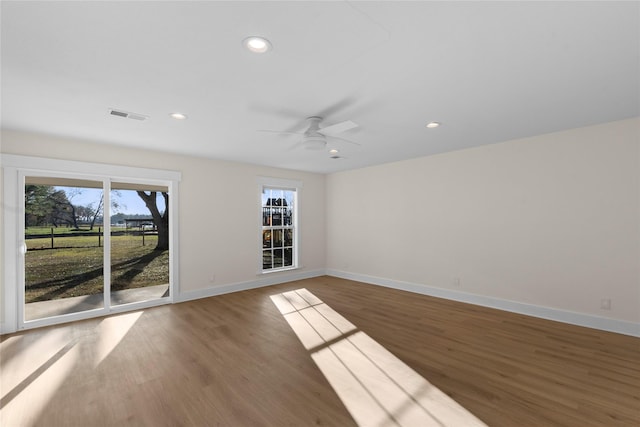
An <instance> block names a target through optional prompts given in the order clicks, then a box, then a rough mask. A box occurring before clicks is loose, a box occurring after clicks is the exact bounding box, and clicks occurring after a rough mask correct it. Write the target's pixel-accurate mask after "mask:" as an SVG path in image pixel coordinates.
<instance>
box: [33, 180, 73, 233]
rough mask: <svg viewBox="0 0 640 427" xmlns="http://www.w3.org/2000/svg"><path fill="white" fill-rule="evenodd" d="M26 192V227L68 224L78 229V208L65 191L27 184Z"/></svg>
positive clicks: (47, 186)
mask: <svg viewBox="0 0 640 427" xmlns="http://www.w3.org/2000/svg"><path fill="white" fill-rule="evenodd" d="M24 192H25V197H24V203H25V225H26V226H34V225H48V224H51V225H53V226H54V227H58V226H59V225H61V224H68V225H70V226H73V227H75V228H78V223H77V220H76V208H75V206H73V204H71V202H70V201H69V199H68V198H67V194H66V193H65V192H64V191H63V190H56V189H55V188H54V187H52V186H50V185H34V184H27V185H25V188H24Z"/></svg>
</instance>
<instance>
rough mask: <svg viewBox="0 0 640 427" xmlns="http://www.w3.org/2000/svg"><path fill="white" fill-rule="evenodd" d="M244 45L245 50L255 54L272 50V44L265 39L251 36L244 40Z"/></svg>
mask: <svg viewBox="0 0 640 427" xmlns="http://www.w3.org/2000/svg"><path fill="white" fill-rule="evenodd" d="M242 44H243V46H244V47H245V48H247V49H249V50H250V51H251V52H254V53H265V52H268V51H269V50H271V43H270V42H269V40H267V39H265V38H264V37H259V36H251V37H247V38H246V39H244V40H242Z"/></svg>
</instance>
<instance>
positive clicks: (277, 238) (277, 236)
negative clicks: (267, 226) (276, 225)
mask: <svg viewBox="0 0 640 427" xmlns="http://www.w3.org/2000/svg"><path fill="white" fill-rule="evenodd" d="M273 247H274V248H281V247H282V230H281V229H277V230H273Z"/></svg>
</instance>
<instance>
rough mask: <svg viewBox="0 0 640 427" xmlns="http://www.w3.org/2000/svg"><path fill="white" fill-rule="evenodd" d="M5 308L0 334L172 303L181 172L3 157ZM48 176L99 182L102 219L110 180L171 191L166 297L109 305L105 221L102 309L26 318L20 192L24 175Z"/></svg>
mask: <svg viewBox="0 0 640 427" xmlns="http://www.w3.org/2000/svg"><path fill="white" fill-rule="evenodd" d="M2 167H3V175H2V177H3V181H4V182H3V190H4V194H3V205H4V207H3V209H2V215H3V224H2V227H3V236H4V237H3V239H4V242H3V243H4V245H3V248H2V249H3V254H2V258H3V259H2V261H3V267H4V268H3V270H4V275H3V282H4V283H3V286H2V289H1V293H2V300H3V304H2V306H1V307H0V322H1V323H0V333H10V332H14V331H17V330H22V329H30V328H35V327H40V326H48V325H52V324H58V323H64V322H70V321H75V320H80V319H87V318H91V317H98V316H105V315H108V314H112V313H118V312H125V311H131V310H138V309H142V308H147V307H152V306H156V305H162V304H168V303H172V302H173V301H174V298H175V295H176V293H177V292H179V283H178V278H179V271H178V264H179V253H178V244H177V242H178V223H179V221H178V203H179V198H178V187H179V185H178V184H179V181H180V179H181V173H180V172H177V171H168V170H159V169H146V168H134V167H127V166H117V165H107V164H99V163H85V162H76V161H69V160H56V159H45V158H38V157H27V156H14V155H3V157H2ZM27 176H37V177H52V178H68V179H78V180H91V181H95V182H102V189H103V192H104V203H103V205H104V213H103V217H104V218H109V217H110V209H111V203H110V195H111V182H126V183H132V184H141V185H153V186H165V187H167V188H168V192H169V205H168V206H167V207H166V209H168V210H169V296H168V297H161V298H158V299H153V300H148V301H141V302H132V303H127V304H120V305H115V306H112V304H111V286H110V285H111V224H110V221H108V220H107V221H103V222H104V246H103V248H104V249H103V277H104V279H103V280H104V282H103V283H104V288H103V296H104V305H103V307H102V308H98V309H93V310H87V311H82V312H78V313H70V314H62V315H56V316H52V317H47V318H42V319H34V320H28V321H27V320H25V318H24V304H25V286H24V285H25V270H24V268H25V264H24V254H25V253H26V245H25V239H24V226H25V223H24V221H25V218H24V208H25V207H24V197H25V194H24V191H25V187H24V184H25V177H27Z"/></svg>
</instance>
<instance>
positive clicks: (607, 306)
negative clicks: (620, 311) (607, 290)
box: [600, 298, 611, 310]
mask: <svg viewBox="0 0 640 427" xmlns="http://www.w3.org/2000/svg"><path fill="white" fill-rule="evenodd" d="M600 308H601V309H603V310H611V299H610V298H602V299H601V300H600Z"/></svg>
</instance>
